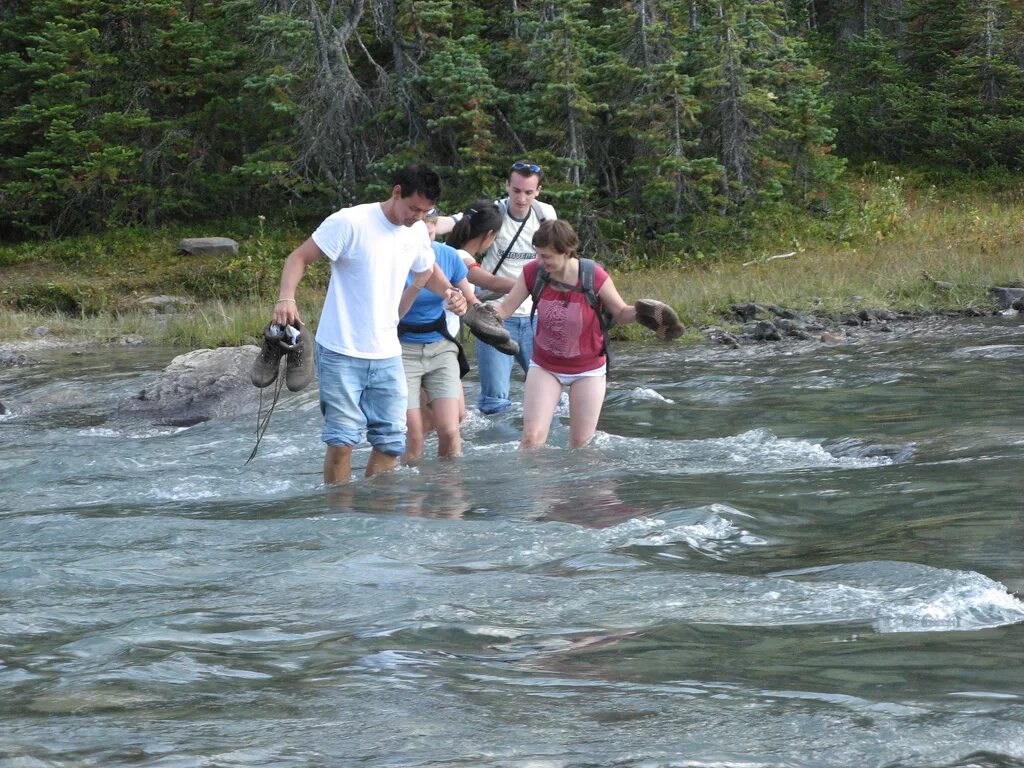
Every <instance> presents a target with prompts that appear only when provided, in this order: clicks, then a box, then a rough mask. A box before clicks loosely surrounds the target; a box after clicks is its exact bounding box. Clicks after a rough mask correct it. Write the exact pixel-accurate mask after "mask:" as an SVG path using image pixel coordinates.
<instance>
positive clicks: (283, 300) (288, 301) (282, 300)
mask: <svg viewBox="0 0 1024 768" xmlns="http://www.w3.org/2000/svg"><path fill="white" fill-rule="evenodd" d="M286 302H287V303H289V304H296V303H297V302H296V301H295V299H278V300H277V301H276V302H274V303H275V304H284V303H286Z"/></svg>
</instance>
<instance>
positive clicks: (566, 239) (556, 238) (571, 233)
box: [533, 219, 580, 256]
mask: <svg viewBox="0 0 1024 768" xmlns="http://www.w3.org/2000/svg"><path fill="white" fill-rule="evenodd" d="M533 247H534V248H537V247H540V248H553V249H554V250H555V251H556V252H557V253H568V254H569V255H570V256H575V255H576V249H577V248H579V247H580V238H579V236H577V234H576V230H575V229H573V228H572V224H570V223H569V222H567V221H564V220H562V219H548V220H547V221H545V222H541V225H540V226H539V227H537V231H536V232H534V233H533Z"/></svg>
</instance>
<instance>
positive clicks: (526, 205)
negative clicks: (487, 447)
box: [437, 161, 558, 413]
mask: <svg viewBox="0 0 1024 768" xmlns="http://www.w3.org/2000/svg"><path fill="white" fill-rule="evenodd" d="M543 176H544V171H543V170H542V169H541V167H540V166H539V165H536V164H535V163H527V162H521V161H520V162H516V163H513V164H512V167H511V169H509V174H508V182H507V183H506V189H507V191H508V197H506V198H504V199H503V200H498V201H497V203H498V206H499V207H500V208H501V209H502V212H503V213H504V216H503V217H502V223H501V230H500V231H499V232H498V233H497V236H496V237H495V239H494V243H493V244H492V245H491V247H490V248H488V249H487V252H486V253H485V254H484V258H483V261H482V262H481V264H480V265H479V266H480V268H479V269H470V270H469V282H471V283H473V284H474V285H476V286H479V288H481V289H483V291H484V293H483V294H481V298H486V297H487V296H488V294H491V295H492V299H491V300H490V301H489V303H494V304H497V303H498V302H500V300H501V297H502V296H503V295H504V294H506V293H508V292H509V291H510V290H512V286H513V285H515V283H516V280H517V279H518V277H519V275H520V274H521V273H522V271H523V267H524V266H525V265H526V264H528V263H529V262H531V261H533V260H534V259H535V258H537V252H536V251H535V250H534V248H533V234H534V232H536V231H537V227H539V226H540V225H541V222H543V221H546V220H547V219H557V218H558V215H557V214H556V213H555V209H554V208H552V207H551V206H550V205H548V204H547V203H542V202H540V201H539V200H538V199H537V196H538V195H539V194H540V189H541V187H540V183H541V180H542V179H543ZM454 222H455V219H453V218H449V219H447V221H445V220H443V219H438V228H437V233H438V234H439V235H441V234H447V233H448V232H449V231H451V228H452V226H454ZM470 266H474V264H471V265H470ZM494 296H496V298H493V297H494ZM532 308H533V300H532V299H531V298H530V297H527V298H526V301H524V302H523V303H522V304H520V305H519V309H517V310H516V311H515V313H514V314H512V315H511V316H510V317H508V318H506V319H505V327H506V328H507V329H508V332H509V333H510V334H511V336H512V338H513V340H515V341H516V342H517V343H518V344H519V354H518V355H516V356H515V358H514V359H513V358H512V357H510V356H509V355H506V354H505V353H504V352H501V351H499V350H497V349H495V348H494V347H492V346H490V345H489V344H484V343H483V342H482V341H480V340H479V339H477V341H476V360H477V369H478V370H479V374H480V398H479V400H478V401H477V407H478V408H479V409H480V411H481V412H482V413H501V412H502V411H505V410H507V409H508V408H509V406H511V405H512V401H511V400H510V399H509V389H510V384H509V382H510V381H511V378H512V368H513V365H514V364H515V361H516V360H518V361H519V365H520V366H521V367H522V369H523V373H526V371H527V370H528V369H529V367H530V358H531V357H532V356H533V333H534V325H533V324H532V323H531V322H530V310H531V309H532Z"/></svg>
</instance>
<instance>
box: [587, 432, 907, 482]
mask: <svg viewBox="0 0 1024 768" xmlns="http://www.w3.org/2000/svg"><path fill="white" fill-rule="evenodd" d="M652 443H655V444H656V445H654V446H653V447H652ZM595 445H597V446H600V447H607V448H609V449H611V450H613V451H615V452H616V453H618V454H621V455H622V456H623V457H624V458H626V459H627V460H628V461H629V462H630V464H631V465H632V466H636V468H637V470H638V471H643V472H648V473H665V472H669V473H672V474H677V473H679V472H690V473H694V474H699V473H703V472H722V471H729V472H736V471H746V472H778V471H786V470H796V469H818V468H826V469H827V468H831V467H835V468H850V469H858V468H871V467H883V466H887V465H889V464H892V463H893V460H892V458H891V457H889V456H836V455H834V454H832V453H830V452H829V451H828V450H826V449H825V448H824V447H823V446H822V445H821V443H819V442H813V441H811V440H801V439H799V438H782V437H777V436H775V435H773V434H772V433H771V432H769V431H767V430H764V429H754V430H750V431H748V432H742V433H740V434H738V435H733V436H730V437H720V438H713V439H710V440H652V439H650V438H647V437H644V438H640V437H620V436H618V435H606V434H601V433H599V435H598V438H597V439H595Z"/></svg>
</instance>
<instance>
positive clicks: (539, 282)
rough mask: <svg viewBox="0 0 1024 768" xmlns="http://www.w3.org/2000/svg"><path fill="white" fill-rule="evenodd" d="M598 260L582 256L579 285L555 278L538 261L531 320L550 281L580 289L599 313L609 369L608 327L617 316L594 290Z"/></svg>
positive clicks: (532, 291)
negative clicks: (613, 315)
mask: <svg viewBox="0 0 1024 768" xmlns="http://www.w3.org/2000/svg"><path fill="white" fill-rule="evenodd" d="M596 264H597V262H595V261H594V260H593V259H585V258H583V257H582V256H581V257H580V282H579V285H568V284H567V283H563V282H561V281H560V280H555V279H554V278H553V277H551V275H549V274H548V271H547V270H546V269H544V265H543V264H542V263H541V262H540V261H538V262H537V277H536V279H535V280H534V281H533V286H532V287H531V288H530V297H531V298H532V299H533V307H532V308H531V309H530V322H531V323H532V322H533V318H534V316H535V315H536V314H537V300H538V299H539V298H540V294H541V291H543V290H544V286H545V285H548V284H549V283H550V284H551V285H553V286H555V287H556V288H558V289H560V290H563V291H579V292H581V293H582V294H583V295H584V296H585V297H586V299H587V304H589V305H590V308H591V309H593V310H594V311H595V312H596V313H597V320H598V323H599V324H600V326H601V335H602V336H603V337H604V345H603V346H602V348H601V352H603V353H604V356H605V358H607V361H608V363H607V365H608V369H609V370H611V367H612V353H611V349H609V347H608V329H609V328H611V327H612V326H613V325H614V324H615V318H613V317H612V315H611V313H610V312H608V311H607V310H606V309H605V308H604V303H603V302H602V301H601V297H600V296H598V295H597V291H595V290H594V267H595V266H596Z"/></svg>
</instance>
